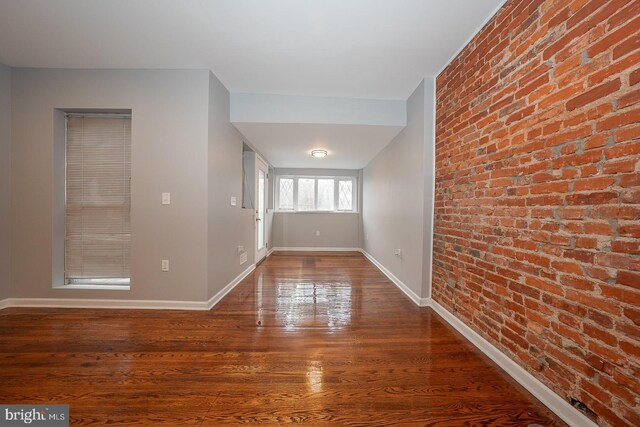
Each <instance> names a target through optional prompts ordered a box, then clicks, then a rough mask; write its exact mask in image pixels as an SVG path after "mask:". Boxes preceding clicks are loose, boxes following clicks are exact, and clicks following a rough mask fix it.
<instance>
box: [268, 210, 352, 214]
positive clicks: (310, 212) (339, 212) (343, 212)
mask: <svg viewBox="0 0 640 427" xmlns="http://www.w3.org/2000/svg"><path fill="white" fill-rule="evenodd" d="M273 213H290V214H340V215H343V214H357V213H358V212H357V211H287V210H274V211H273Z"/></svg>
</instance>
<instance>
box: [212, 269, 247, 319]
mask: <svg viewBox="0 0 640 427" xmlns="http://www.w3.org/2000/svg"><path fill="white" fill-rule="evenodd" d="M255 269H256V265H255V264H251V265H250V266H249V267H247V269H246V270H245V271H243V272H242V273H240V275H239V276H238V277H236V278H235V279H233V280H232V281H231V282H230V283H229V284H228V285H227V286H225V287H224V288H222V289H221V290H220V292H218V293H217V294H215V295H214V296H212V297H211V298H209V301H207V310H211V308H212V307H213V306H214V305H216V304H217V303H219V302H220V300H221V299H222V298H224V297H225V295H227V294H228V293H229V292H231V290H232V289H233V288H235V287H236V286H237V285H238V283H240V282H242V280H244V278H245V277H247V276H248V275H249V274H251V272H252V271H253V270H255Z"/></svg>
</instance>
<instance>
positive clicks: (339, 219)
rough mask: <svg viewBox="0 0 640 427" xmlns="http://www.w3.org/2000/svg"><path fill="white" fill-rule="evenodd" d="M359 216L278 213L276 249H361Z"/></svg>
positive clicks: (276, 218) (274, 219) (274, 244)
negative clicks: (318, 234) (317, 233)
mask: <svg viewBox="0 0 640 427" xmlns="http://www.w3.org/2000/svg"><path fill="white" fill-rule="evenodd" d="M358 217H359V214H357V213H325V212H318V213H315V212H295V213H293V212H275V213H274V214H273V228H272V236H273V242H272V243H273V247H276V248H282V247H288V248H300V247H303V248H304V247H309V248H359V247H360V244H359V241H360V238H359V235H358V225H359V218H358ZM316 231H320V236H316Z"/></svg>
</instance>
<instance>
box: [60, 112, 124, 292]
mask: <svg viewBox="0 0 640 427" xmlns="http://www.w3.org/2000/svg"><path fill="white" fill-rule="evenodd" d="M65 150H66V153H65V154H66V175H65V181H66V214H65V216H66V232H65V283H66V284H91V285H128V284H129V282H130V279H129V277H130V273H129V253H130V246H131V231H130V229H131V224H130V207H131V117H130V116H125V115H115V114H112V115H72V114H68V115H67V116H66V148H65Z"/></svg>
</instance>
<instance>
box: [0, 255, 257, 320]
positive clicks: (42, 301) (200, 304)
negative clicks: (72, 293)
mask: <svg viewBox="0 0 640 427" xmlns="http://www.w3.org/2000/svg"><path fill="white" fill-rule="evenodd" d="M255 268H256V266H255V264H252V265H251V266H249V267H248V268H247V269H246V270H244V271H243V272H242V273H240V275H239V276H238V277H236V278H235V279H233V280H232V281H231V282H230V283H229V284H228V285H227V286H225V287H224V288H223V289H222V290H221V291H220V292H218V293H217V294H215V295H214V296H213V297H211V298H210V299H209V300H208V301H164V300H118V299H81V298H7V299H5V300H2V301H0V309H3V308H9V307H23V308H27V307H40V308H107V309H136V310H210V309H211V307H213V306H214V305H216V304H217V303H218V302H219V301H220V300H221V299H222V298H224V296H225V295H227V294H228V293H229V292H230V291H231V290H232V289H233V288H234V287H236V285H237V284H238V283H240V282H241V281H242V280H243V279H244V278H245V277H247V276H248V275H249V274H251V272H252V271H253V270H254V269H255Z"/></svg>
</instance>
